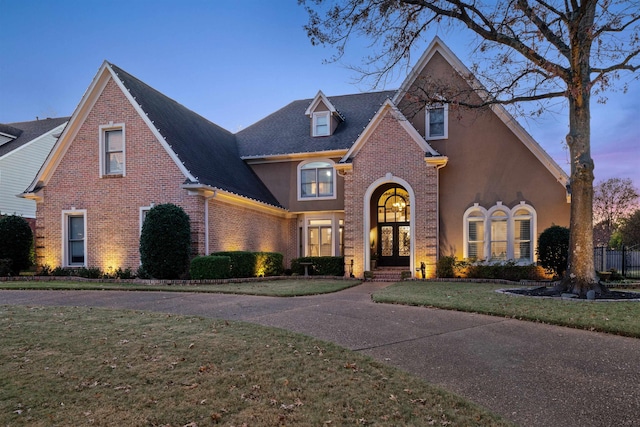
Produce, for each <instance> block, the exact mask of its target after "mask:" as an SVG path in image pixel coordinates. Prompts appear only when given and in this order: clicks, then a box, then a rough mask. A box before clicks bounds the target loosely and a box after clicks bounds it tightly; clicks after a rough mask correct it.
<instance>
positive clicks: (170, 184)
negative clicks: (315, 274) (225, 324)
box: [36, 81, 295, 271]
mask: <svg viewBox="0 0 640 427" xmlns="http://www.w3.org/2000/svg"><path fill="white" fill-rule="evenodd" d="M109 122H113V123H114V124H119V123H124V125H125V150H126V158H125V171H126V175H125V176H117V177H111V176H104V177H102V178H100V162H99V155H100V130H99V128H100V126H101V125H107V124H108V123H109ZM184 179H185V176H184V175H183V173H182V172H181V170H180V169H179V168H178V167H177V166H176V164H175V162H174V161H173V159H171V157H170V156H169V154H168V153H167V151H166V150H165V149H164V148H163V147H162V145H161V144H160V143H159V142H158V140H157V139H156V138H155V136H154V134H153V133H152V132H151V131H150V130H149V128H148V127H147V125H146V124H145V123H144V121H143V120H142V119H141V117H140V116H139V115H138V114H137V112H136V110H135V109H134V108H133V107H132V106H131V104H130V103H129V101H128V100H127V99H126V97H125V96H124V95H123V94H122V92H121V91H120V89H119V88H118V86H117V85H116V84H115V83H114V82H113V81H109V82H108V83H107V85H106V87H105V88H104V90H103V92H102V94H101V95H100V96H99V98H98V100H97V101H96V103H95V105H94V107H93V108H92V109H91V111H90V112H89V113H88V115H87V117H86V119H85V121H84V123H83V124H82V126H81V127H80V129H79V131H78V133H77V135H76V136H75V138H74V139H73V141H71V144H70V145H69V147H68V149H67V151H66V153H65V155H64V157H63V158H62V160H61V162H60V164H59V166H58V167H57V169H56V171H55V172H54V173H53V175H52V177H51V179H50V181H49V182H48V184H47V186H46V187H45V189H44V190H43V194H44V201H43V202H40V203H38V204H37V226H36V246H37V264H38V265H45V264H47V265H49V266H50V267H57V266H61V265H64V264H65V262H64V260H63V242H62V239H63V236H64V230H63V227H64V225H63V218H62V212H63V211H64V210H71V209H72V208H73V209H75V210H86V219H85V220H86V225H87V235H86V239H87V254H86V262H87V265H88V266H90V267H100V268H101V269H102V270H104V271H108V270H109V269H117V268H118V267H121V268H123V269H124V268H131V269H133V270H136V269H137V268H138V267H139V265H140V257H139V237H140V208H141V207H148V206H150V205H151V204H155V205H158V204H162V203H173V204H176V205H178V206H180V207H182V208H183V209H184V210H185V212H186V213H187V214H188V215H189V218H190V221H191V234H192V249H193V253H194V255H198V254H204V253H205V217H204V215H205V214H204V212H205V211H204V203H205V201H204V198H203V197H202V196H198V195H189V194H188V192H187V191H186V190H184V189H182V188H181V184H182V183H183V182H184ZM209 203H210V205H209V215H210V218H209V231H210V232H211V235H210V247H209V250H210V251H211V252H213V251H216V250H259V251H274V252H282V253H283V254H284V255H285V260H286V262H289V260H290V259H291V258H292V257H293V256H294V254H293V252H292V251H295V241H294V243H293V244H291V242H290V240H291V239H292V238H293V239H294V240H295V221H294V220H289V219H284V218H281V217H277V216H273V215H268V214H265V213H260V212H257V211H255V210H250V209H246V208H242V207H239V206H234V205H231V204H227V203H221V202H218V201H217V200H210V201H209Z"/></svg>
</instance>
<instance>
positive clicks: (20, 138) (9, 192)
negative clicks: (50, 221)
mask: <svg viewBox="0 0 640 427" xmlns="http://www.w3.org/2000/svg"><path fill="white" fill-rule="evenodd" d="M67 121H68V117H63V118H57V119H43V120H36V121H32V122H21V123H11V124H9V125H0V214H1V215H19V216H22V217H24V218H35V217H36V204H35V202H34V201H33V200H29V199H24V198H19V197H17V195H18V194H21V193H22V192H24V190H25V189H26V188H27V187H29V185H30V184H31V183H32V181H33V180H34V178H35V177H36V175H37V174H38V171H39V170H40V167H41V166H42V164H43V163H44V160H45V159H46V158H47V155H48V154H49V152H50V151H51V149H52V148H53V146H54V144H55V143H56V141H57V137H58V136H60V134H61V133H62V130H63V129H64V127H65V126H66V124H67Z"/></svg>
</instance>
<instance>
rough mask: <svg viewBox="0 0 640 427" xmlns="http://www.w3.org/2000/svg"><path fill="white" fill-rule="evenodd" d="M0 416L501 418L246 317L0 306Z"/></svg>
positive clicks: (498, 422)
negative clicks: (238, 320)
mask: <svg viewBox="0 0 640 427" xmlns="http://www.w3.org/2000/svg"><path fill="white" fill-rule="evenodd" d="M0 360H1V361H2V363H0V425H3V426H4V425H11V426H27V425H28V426H36V427H38V426H54V425H86V424H92V425H96V426H105V425H127V426H196V425H197V426H211V425H216V424H218V425H237V426H239V425H250V426H274V425H309V426H311V425H313V426H322V425H331V426H342V425H372V424H375V425H409V426H410V425H413V426H418V425H420V426H426V425H459V426H462V425H464V426H502V425H509V424H508V422H507V421H504V420H502V419H500V418H499V417H497V416H495V415H492V414H490V413H488V412H487V411H485V410H483V409H482V408H479V407H478V406H476V405H474V404H472V403H470V402H468V401H465V400H463V399H461V398H459V397H457V396H455V395H453V394H451V393H448V392H446V391H443V390H442V389H439V388H436V387H434V386H431V385H429V384H427V383H425V382H423V381H421V380H419V379H417V378H414V377H411V376H410V375H408V374H406V373H403V372H401V371H399V370H395V369H393V368H391V367H388V366H385V365H383V364H381V363H379V362H376V361H374V360H373V359H371V358H369V357H366V356H363V355H360V354H357V353H354V352H351V351H349V350H346V349H344V348H341V347H338V346H336V345H333V344H330V343H326V342H322V341H318V340H315V339H312V338H310V337H307V336H303V335H299V334H294V333H291V332H286V331H283V330H279V329H274V328H267V327H262V326H257V325H250V324H246V323H236V322H226V321H220V320H212V319H205V318H200V317H183V316H173V315H167V314H159V313H148V312H135V311H118V310H105V309H95V308H94V309H92V308H78V307H73V308H72V307H47V308H41V307H32V308H29V307H19V306H15V307H14V306H11V307H6V306H5V307H2V306H0Z"/></svg>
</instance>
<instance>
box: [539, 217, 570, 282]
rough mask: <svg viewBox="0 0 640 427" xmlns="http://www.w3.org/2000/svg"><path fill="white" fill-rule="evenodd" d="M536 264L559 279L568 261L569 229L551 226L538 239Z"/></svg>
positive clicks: (565, 269)
mask: <svg viewBox="0 0 640 427" xmlns="http://www.w3.org/2000/svg"><path fill="white" fill-rule="evenodd" d="M537 253H538V262H539V263H540V265H541V266H542V267H544V268H545V269H546V270H547V271H549V272H550V273H553V274H554V275H555V276H556V277H558V278H561V277H562V276H563V275H564V273H565V271H567V262H568V259H569V229H568V228H567V227H562V226H559V225H552V226H551V227H549V228H547V229H546V230H544V231H543V232H542V234H540V237H539V238H538V249H537Z"/></svg>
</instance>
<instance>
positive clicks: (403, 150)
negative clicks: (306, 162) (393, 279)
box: [344, 110, 438, 276]
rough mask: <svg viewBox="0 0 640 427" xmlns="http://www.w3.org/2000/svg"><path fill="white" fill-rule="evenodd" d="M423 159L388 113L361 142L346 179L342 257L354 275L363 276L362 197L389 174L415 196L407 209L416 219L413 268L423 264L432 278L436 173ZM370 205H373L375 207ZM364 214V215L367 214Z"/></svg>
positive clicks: (415, 146) (417, 147)
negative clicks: (403, 183)
mask: <svg viewBox="0 0 640 427" xmlns="http://www.w3.org/2000/svg"><path fill="white" fill-rule="evenodd" d="M424 159H425V153H424V151H423V150H422V149H421V148H420V147H419V146H418V145H417V143H416V142H415V141H414V140H413V139H412V138H411V137H410V136H409V135H408V134H407V133H406V131H405V130H404V129H403V127H402V126H401V125H400V123H399V122H398V121H397V119H395V118H394V117H393V115H392V114H391V112H390V111H389V110H387V112H386V114H384V116H383V117H382V119H381V121H380V123H379V125H378V126H377V128H376V129H375V131H374V133H372V135H371V136H370V137H369V138H368V140H367V141H365V142H364V144H363V146H362V148H361V149H360V151H359V152H358V154H357V155H356V157H355V158H354V159H353V170H352V171H351V172H348V173H347V175H346V177H345V231H344V232H345V257H346V261H345V262H346V263H347V264H348V263H349V262H350V261H351V259H353V260H354V274H355V275H356V276H362V273H363V271H365V270H368V269H369V267H368V266H365V253H366V252H367V251H369V248H368V247H367V246H365V245H367V244H368V242H367V239H366V237H365V234H364V226H365V224H364V215H365V214H366V215H370V213H369V212H370V210H369V209H368V206H366V205H365V203H366V202H365V200H364V197H365V194H366V193H367V190H368V189H369V188H370V186H371V184H372V183H373V182H375V181H377V180H379V179H382V178H385V177H387V176H388V174H391V179H384V181H387V182H392V181H393V177H397V178H400V179H401V180H403V181H405V182H407V183H408V185H409V187H410V188H406V190H408V191H410V192H411V191H413V192H414V194H415V204H414V206H412V207H411V215H412V216H413V217H414V224H415V239H414V241H413V242H412V245H413V251H414V264H415V265H413V266H410V268H411V270H412V271H413V272H415V268H418V267H419V266H420V263H421V262H425V264H426V265H427V273H428V275H429V276H434V275H435V262H436V257H437V223H438V214H437V198H438V193H437V171H436V169H435V168H434V167H432V166H428V165H427V164H426V163H425V160H424ZM376 202H377V201H376V200H374V201H372V202H371V203H374V204H375V203H376ZM365 212H366V213H365Z"/></svg>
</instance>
